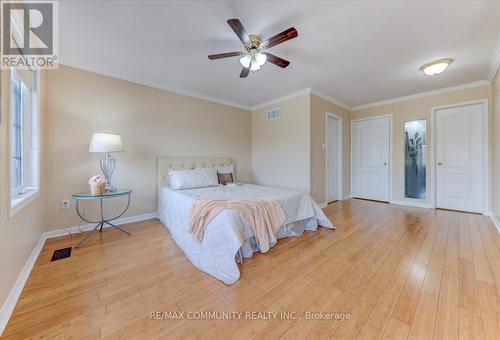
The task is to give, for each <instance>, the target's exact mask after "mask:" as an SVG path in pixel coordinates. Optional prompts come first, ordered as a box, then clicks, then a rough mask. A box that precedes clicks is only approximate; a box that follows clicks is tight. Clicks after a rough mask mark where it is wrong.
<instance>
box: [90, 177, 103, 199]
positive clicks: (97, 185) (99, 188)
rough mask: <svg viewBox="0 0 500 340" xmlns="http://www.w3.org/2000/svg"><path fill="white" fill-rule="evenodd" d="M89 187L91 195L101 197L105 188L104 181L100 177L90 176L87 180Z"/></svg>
mask: <svg viewBox="0 0 500 340" xmlns="http://www.w3.org/2000/svg"><path fill="white" fill-rule="evenodd" d="M89 185H90V194H91V195H102V194H104V190H105V188H106V179H105V178H104V176H101V175H95V176H92V177H90V179H89Z"/></svg>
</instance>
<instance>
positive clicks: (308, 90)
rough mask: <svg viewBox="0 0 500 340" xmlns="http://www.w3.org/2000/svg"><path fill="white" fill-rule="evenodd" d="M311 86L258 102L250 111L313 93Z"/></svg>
mask: <svg viewBox="0 0 500 340" xmlns="http://www.w3.org/2000/svg"><path fill="white" fill-rule="evenodd" d="M311 90H312V89H311V88H310V87H308V88H305V89H302V90H299V91H295V92H292V93H289V94H286V95H284V96H281V97H278V98H274V99H271V100H269V101H267V102H264V103H260V104H257V105H255V106H252V107H251V108H250V111H256V110H260V109H262V108H264V107H266V106H270V105H274V104H277V103H281V102H282V101H285V100H289V99H292V98H295V97H300V96H303V95H305V94H311Z"/></svg>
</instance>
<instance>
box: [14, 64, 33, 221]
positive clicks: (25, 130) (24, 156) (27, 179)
mask: <svg viewBox="0 0 500 340" xmlns="http://www.w3.org/2000/svg"><path fill="white" fill-rule="evenodd" d="M28 72H30V74H31V76H32V83H31V84H30V85H31V87H30V86H29V85H28V84H26V83H25V82H24V80H23V77H21V76H20V75H19V74H18V73H17V72H16V71H15V70H12V71H11V91H10V100H11V105H10V106H11V107H10V109H11V114H10V118H11V122H10V124H9V129H10V131H9V132H10V134H11V136H10V138H9V139H10V143H13V142H14V138H13V136H12V134H13V129H14V125H13V121H12V120H13V119H14V114H15V113H14V96H15V95H16V94H15V92H14V91H15V88H14V81H17V80H19V82H20V91H21V111H22V112H21V120H22V121H21V123H20V125H21V144H22V151H21V163H22V165H21V167H22V170H21V186H20V187H17V188H12V184H11V185H9V187H10V191H11V192H10V196H11V197H10V201H11V205H10V207H11V209H10V216H13V215H14V214H15V213H17V212H18V211H19V210H20V209H21V208H22V207H24V206H25V205H27V203H28V202H30V201H31V200H32V199H34V198H35V197H37V196H38V194H39V191H40V187H39V182H40V179H39V173H40V159H39V155H40V147H39V146H40V138H39V135H40V133H39V131H40V101H39V96H38V89H39V72H38V71H33V70H28ZM16 78H17V79H16ZM26 94H28V95H26ZM13 151H14V150H13V148H12V145H11V147H10V148H9V152H10V155H9V161H10V165H9V168H10V169H9V170H10V171H9V172H10V176H9V179H10V181H11V183H12V181H14V174H15V171H14V169H13V163H14V158H13V153H14V152H13Z"/></svg>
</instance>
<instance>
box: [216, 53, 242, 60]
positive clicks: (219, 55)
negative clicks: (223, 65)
mask: <svg viewBox="0 0 500 340" xmlns="http://www.w3.org/2000/svg"><path fill="white" fill-rule="evenodd" d="M240 55H241V52H228V53H219V54H211V55H209V56H208V59H210V60H215V59H221V58H229V57H239V56H240Z"/></svg>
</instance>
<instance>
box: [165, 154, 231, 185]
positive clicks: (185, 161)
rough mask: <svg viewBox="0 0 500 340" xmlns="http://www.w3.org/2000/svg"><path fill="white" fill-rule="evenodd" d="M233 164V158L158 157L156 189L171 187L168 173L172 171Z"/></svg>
mask: <svg viewBox="0 0 500 340" xmlns="http://www.w3.org/2000/svg"><path fill="white" fill-rule="evenodd" d="M231 164H232V162H231V158H187V157H158V158H157V167H156V187H157V189H160V188H161V187H164V186H168V185H169V179H168V172H169V171H170V170H181V169H192V168H215V167H219V166H224V165H231ZM158 192H159V191H158Z"/></svg>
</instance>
